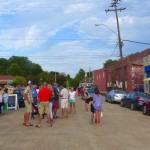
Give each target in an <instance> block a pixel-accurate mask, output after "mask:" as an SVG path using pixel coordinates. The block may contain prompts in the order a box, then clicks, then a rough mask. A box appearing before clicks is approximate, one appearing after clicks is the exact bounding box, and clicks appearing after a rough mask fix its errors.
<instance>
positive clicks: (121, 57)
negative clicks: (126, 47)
mask: <svg viewBox="0 0 150 150" xmlns="http://www.w3.org/2000/svg"><path fill="white" fill-rule="evenodd" d="M101 25H102V26H104V27H106V28H107V29H108V30H110V31H111V32H113V33H114V34H115V35H117V37H118V42H119V51H120V60H121V72H122V74H121V76H122V89H123V90H125V79H124V62H123V55H122V46H123V43H122V41H121V36H120V29H119V23H118V20H117V28H118V34H117V33H116V32H115V31H113V30H112V29H110V28H109V27H108V26H106V25H105V24H103V23H101V24H95V26H101Z"/></svg>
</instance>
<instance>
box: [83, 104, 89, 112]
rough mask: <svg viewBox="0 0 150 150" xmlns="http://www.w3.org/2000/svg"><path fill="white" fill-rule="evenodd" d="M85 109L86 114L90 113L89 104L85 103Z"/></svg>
mask: <svg viewBox="0 0 150 150" xmlns="http://www.w3.org/2000/svg"><path fill="white" fill-rule="evenodd" d="M84 108H85V112H88V111H89V109H88V104H87V103H86V102H85V103H84Z"/></svg>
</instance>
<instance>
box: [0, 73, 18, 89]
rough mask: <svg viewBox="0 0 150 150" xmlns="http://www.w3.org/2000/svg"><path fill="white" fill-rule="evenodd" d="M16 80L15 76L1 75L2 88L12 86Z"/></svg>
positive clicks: (0, 84)
mask: <svg viewBox="0 0 150 150" xmlns="http://www.w3.org/2000/svg"><path fill="white" fill-rule="evenodd" d="M14 79H15V77H14V76H10V75H0V86H2V87H3V86H4V85H11V84H12V82H13V80H14Z"/></svg>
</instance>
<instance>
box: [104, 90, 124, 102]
mask: <svg viewBox="0 0 150 150" xmlns="http://www.w3.org/2000/svg"><path fill="white" fill-rule="evenodd" d="M125 95H126V92H124V91H122V90H111V91H110V92H109V93H107V94H106V99H105V100H106V101H107V102H110V103H113V102H120V101H121V99H122V98H123V97H124V96H125Z"/></svg>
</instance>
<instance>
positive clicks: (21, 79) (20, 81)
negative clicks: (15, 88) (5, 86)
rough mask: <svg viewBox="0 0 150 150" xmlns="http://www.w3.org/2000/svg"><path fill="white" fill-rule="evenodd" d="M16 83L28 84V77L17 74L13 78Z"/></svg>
mask: <svg viewBox="0 0 150 150" xmlns="http://www.w3.org/2000/svg"><path fill="white" fill-rule="evenodd" d="M13 84H14V85H25V84H26V79H25V78H24V77H20V76H17V77H16V78H15V79H14V80H13Z"/></svg>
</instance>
